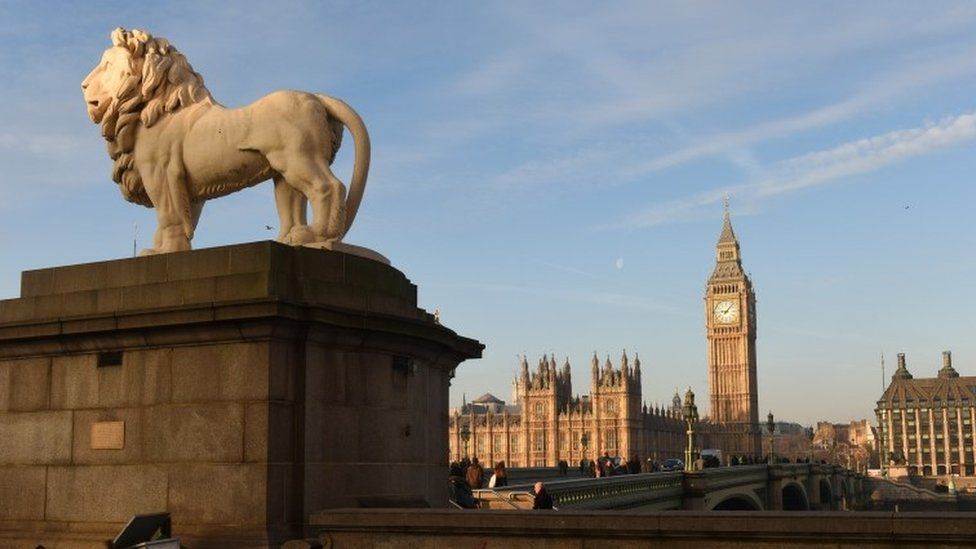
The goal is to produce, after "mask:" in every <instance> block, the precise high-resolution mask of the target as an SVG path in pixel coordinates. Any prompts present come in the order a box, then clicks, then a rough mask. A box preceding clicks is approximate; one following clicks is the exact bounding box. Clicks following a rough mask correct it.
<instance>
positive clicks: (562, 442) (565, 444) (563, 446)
mask: <svg viewBox="0 0 976 549" xmlns="http://www.w3.org/2000/svg"><path fill="white" fill-rule="evenodd" d="M559 449H560V450H561V451H563V452H565V451H566V450H568V449H569V441H568V440H566V437H559Z"/></svg>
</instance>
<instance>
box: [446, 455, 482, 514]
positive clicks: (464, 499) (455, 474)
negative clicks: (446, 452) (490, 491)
mask: <svg viewBox="0 0 976 549" xmlns="http://www.w3.org/2000/svg"><path fill="white" fill-rule="evenodd" d="M448 490H449V491H448V497H449V498H450V500H451V501H452V502H454V503H455V504H457V506H458V507H460V508H462V509H477V508H478V500H477V499H476V498H475V497H474V494H473V493H472V492H471V486H469V485H468V481H467V480H465V478H464V472H463V471H462V470H461V467H460V465H456V464H455V465H451V475H450V477H449V479H448Z"/></svg>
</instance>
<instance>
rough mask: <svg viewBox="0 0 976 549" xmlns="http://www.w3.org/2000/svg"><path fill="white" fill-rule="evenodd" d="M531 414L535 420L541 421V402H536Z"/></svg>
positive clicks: (542, 413)
mask: <svg viewBox="0 0 976 549" xmlns="http://www.w3.org/2000/svg"><path fill="white" fill-rule="evenodd" d="M533 413H534V414H535V417H536V418H537V419H542V418H543V417H545V416H544V412H543V407H542V403H541V402H536V403H535V407H534V409H533Z"/></svg>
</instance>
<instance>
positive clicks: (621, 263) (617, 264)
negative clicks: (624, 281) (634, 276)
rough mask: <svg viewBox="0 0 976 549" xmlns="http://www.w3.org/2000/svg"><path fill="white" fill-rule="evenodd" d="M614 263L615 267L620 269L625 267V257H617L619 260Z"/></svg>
mask: <svg viewBox="0 0 976 549" xmlns="http://www.w3.org/2000/svg"><path fill="white" fill-rule="evenodd" d="M613 265H614V267H616V268H618V269H623V268H624V258H622V257H618V258H617V261H616V262H614V264H613Z"/></svg>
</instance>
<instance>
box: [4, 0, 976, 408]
mask: <svg viewBox="0 0 976 549" xmlns="http://www.w3.org/2000/svg"><path fill="white" fill-rule="evenodd" d="M119 25H121V26H125V27H127V28H132V27H135V28H142V29H145V30H148V31H150V32H152V33H153V34H156V35H159V36H164V37H166V38H168V39H169V40H170V41H171V42H172V43H173V44H174V45H175V46H176V47H177V48H178V49H180V50H181V51H182V52H184V53H185V54H186V55H187V57H188V59H189V60H190V62H191V63H192V64H193V66H194V68H195V69H196V70H197V71H198V72H200V73H201V74H202V75H203V77H204V79H205V82H206V84H207V86H208V87H209V89H210V90H211V92H212V93H213V95H214V97H215V98H216V99H217V100H218V101H220V102H221V103H223V104H225V105H228V106H240V105H243V104H246V103H249V102H250V101H253V100H255V99H257V98H258V97H260V96H261V95H264V94H266V93H268V92H270V91H273V90H275V89H279V88H294V89H303V90H310V91H320V92H324V93H328V94H331V95H336V96H339V97H342V98H344V99H345V100H346V101H347V102H349V103H350V104H351V105H352V106H353V107H354V108H356V109H357V110H358V111H359V113H360V114H361V115H362V117H363V118H364V120H365V121H366V123H367V125H368V127H369V129H370V133H371V137H372V140H373V164H372V170H371V173H370V180H369V185H368V187H367V192H366V197H365V200H364V204H363V207H362V209H361V210H360V214H359V217H358V218H357V221H356V225H355V226H354V227H353V229H352V231H351V232H350V233H349V235H348V237H347V241H348V242H350V243H354V244H359V245H363V246H368V247H370V248H373V249H375V250H378V251H380V252H382V253H383V254H385V255H386V256H388V257H389V258H390V259H391V260H392V261H393V263H394V265H396V266H397V267H398V268H400V269H401V270H402V271H404V273H406V274H407V276H408V277H410V279H411V280H412V281H413V282H415V283H416V284H417V285H418V286H419V288H420V292H419V293H420V301H421V305H422V306H423V307H425V308H426V309H428V310H433V309H435V308H436V309H439V310H440V311H441V315H442V319H443V322H444V323H445V324H446V325H447V326H449V327H451V328H453V329H455V330H457V331H458V332H459V333H461V334H464V335H467V336H470V337H475V338H477V339H479V340H481V341H482V342H484V343H485V344H486V345H487V349H486V351H485V356H484V358H483V359H482V360H479V361H472V362H468V363H465V364H463V365H462V366H461V367H460V368H459V369H458V375H457V377H456V378H455V380H454V384H453V386H452V404H458V403H459V402H460V400H461V395H462V393H466V394H467V395H468V397H469V398H471V397H474V396H478V395H480V394H482V393H484V392H487V391H490V392H492V393H494V394H496V395H498V396H499V397H501V398H503V399H506V400H507V399H509V398H510V389H511V385H510V383H511V379H512V376H513V374H514V372H515V369H516V367H517V362H516V355H519V354H522V353H526V354H527V355H528V356H529V360H530V363H533V364H534V363H535V362H536V361H537V360H538V357H539V356H540V355H541V354H542V353H547V354H548V353H555V355H556V356H557V357H558V359H559V361H560V362H562V360H563V359H564V358H566V357H568V358H569V359H570V361H571V363H572V364H573V365H574V370H573V371H574V374H575V377H576V379H577V383H576V384H575V385H574V388H575V389H576V390H577V391H587V390H588V389H589V387H588V381H587V380H588V370H589V368H588V363H589V358H590V356H591V355H592V353H593V352H594V351H596V352H597V353H598V354H599V355H600V356H601V357H604V356H606V355H607V354H610V355H612V356H613V358H614V360H616V359H617V357H619V355H620V353H621V351H622V350H623V349H627V351H628V352H629V353H631V354H632V353H633V352H635V351H636V352H639V353H640V357H641V360H642V362H643V364H644V372H645V375H644V388H643V389H644V396H645V398H646V399H647V400H648V401H649V402H655V401H665V400H667V399H669V398H670V395H671V394H672V392H673V391H674V390H675V388H678V387H681V388H684V387H686V386H688V385H690V386H692V387H693V388H694V389H695V391H696V392H698V393H699V394H701V395H704V394H706V393H707V377H706V369H705V368H706V362H705V361H706V347H705V337H704V305H703V301H702V298H703V291H704V285H705V281H706V279H707V277H708V275H709V274H710V272H711V269H712V266H713V262H712V261H713V250H714V244H715V241H716V239H717V237H718V234H719V230H720V228H721V219H722V201H721V197H722V195H723V194H724V193H726V192H728V193H729V194H730V195H731V201H732V211H733V222H734V226H735V229H736V232H737V234H738V236H739V240H740V242H741V244H742V253H743V258H744V264H745V267H746V269H747V270H748V271H749V272H751V274H752V278H753V282H754V284H755V288H756V293H757V295H758V298H759V303H758V312H759V340H758V348H759V390H760V395H759V401H760V407H761V410H762V411H761V413H762V414H765V411H766V410H768V409H771V410H772V411H773V412H774V413H775V414H776V415H777V417H780V418H782V419H789V420H794V421H799V422H802V423H811V422H815V421H817V420H823V419H828V420H833V421H847V420H850V419H856V418H861V417H870V414H871V410H872V408H873V402H874V400H875V399H876V398H877V397H878V396H879V394H880V391H881V372H880V367H879V359H880V356H881V353H885V355H886V356H887V357H888V363H889V374H890V372H891V370H892V367H891V364H892V363H893V362H894V355H895V353H897V352H905V353H907V354H908V361H909V369H910V370H911V371H912V372H913V373H914V374H915V375H916V376H926V375H932V374H934V373H935V371H936V370H937V369H938V366H939V360H940V352H941V351H942V350H944V349H950V350H952V351H953V356H954V359H955V365H956V369H957V370H959V371H960V372H961V373H962V374H963V375H976V338H974V337H973V334H974V332H976V312H974V307H976V306H974V303H973V302H974V299H973V296H972V294H973V292H974V291H976V283H974V282H973V281H974V278H976V260H974V258H973V250H974V249H976V237H974V230H976V223H974V222H973V219H972V211H973V205H974V201H976V191H974V190H973V183H972V180H973V178H974V174H976V154H974V152H976V32H974V30H976V4H973V3H964V2H963V3H946V2H930V3H925V5H924V6H923V5H922V4H921V3H889V2H885V3H868V2H860V3H853V2H838V3H825V2H817V3H781V2H748V3H734V2H714V3H709V2H673V3H651V2H633V3H627V2H610V3H601V4H599V5H596V4H593V3H592V2H580V3H572V2H559V3H548V2H533V3H527V2H513V3H495V2H477V3H474V2H471V3H468V2H451V3H448V2H437V3H393V2H362V1H360V2H352V3H346V2H287V1H286V2H275V3H273V5H272V3H271V2H260V3H251V2H233V3H227V2H164V3H163V2H157V3H132V2H97V3H95V2H92V3H74V2H72V3H56V2H17V1H2V2H0V81H2V82H4V88H3V101H0V167H2V170H0V296H2V297H14V296H16V295H17V293H18V288H19V286H18V284H19V273H20V271H22V270H26V269H32V268H40V267H46V266H52V265H61V264H70V263H79V262H88V261H99V260H105V259H112V258H118V257H125V256H127V255H129V254H130V253H131V247H132V238H133V227H134V225H135V224H138V227H139V230H138V232H139V235H138V238H139V239H140V241H141V242H142V243H143V244H144V243H145V242H146V240H147V236H148V235H149V234H151V231H152V227H153V215H152V212H151V211H150V210H146V209H144V208H141V207H139V206H135V205H131V204H128V203H125V202H124V201H122V199H121V197H120V195H119V193H118V190H117V188H116V187H115V185H114V184H113V183H112V181H111V177H110V161H109V159H108V157H107V156H106V154H105V149H104V143H103V141H102V140H101V138H100V137H99V132H98V128H97V127H96V126H94V125H92V124H91V122H90V121H89V120H88V118H87V115H86V112H85V105H84V102H83V100H82V97H81V93H80V89H79V84H80V82H81V80H82V78H83V77H84V75H85V74H86V73H87V72H88V71H89V70H90V68H91V67H92V66H93V65H94V64H95V62H96V61H97V59H98V58H99V56H100V55H101V52H102V51H103V50H104V49H105V48H106V47H107V46H108V44H109V41H108V34H109V32H110V31H111V30H112V29H113V28H114V27H116V26H119ZM347 143H349V142H347ZM351 156H352V155H351V151H349V150H347V149H344V150H343V151H342V152H341V153H340V160H339V164H340V166H339V168H338V170H337V171H338V172H339V173H341V174H348V170H349V165H350V162H351ZM343 177H347V175H343ZM266 224H267V225H272V226H274V225H276V215H275V210H274V206H273V203H272V192H271V187H270V185H263V186H259V187H256V188H253V189H250V190H247V191H245V192H242V193H239V194H237V195H234V196H233V197H230V198H226V199H222V200H220V201H216V202H212V203H210V204H209V205H208V206H207V208H206V209H205V211H204V216H203V220H202V222H201V225H200V227H199V229H198V232H197V237H196V239H195V241H194V245H195V246H196V247H207V246H214V245H220V244H227V243H234V242H247V241H253V240H259V239H266V238H269V237H270V236H271V235H270V234H269V233H268V231H266V230H265V229H264V226H265V225H266ZM702 401H704V402H707V399H704V398H703V399H702Z"/></svg>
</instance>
